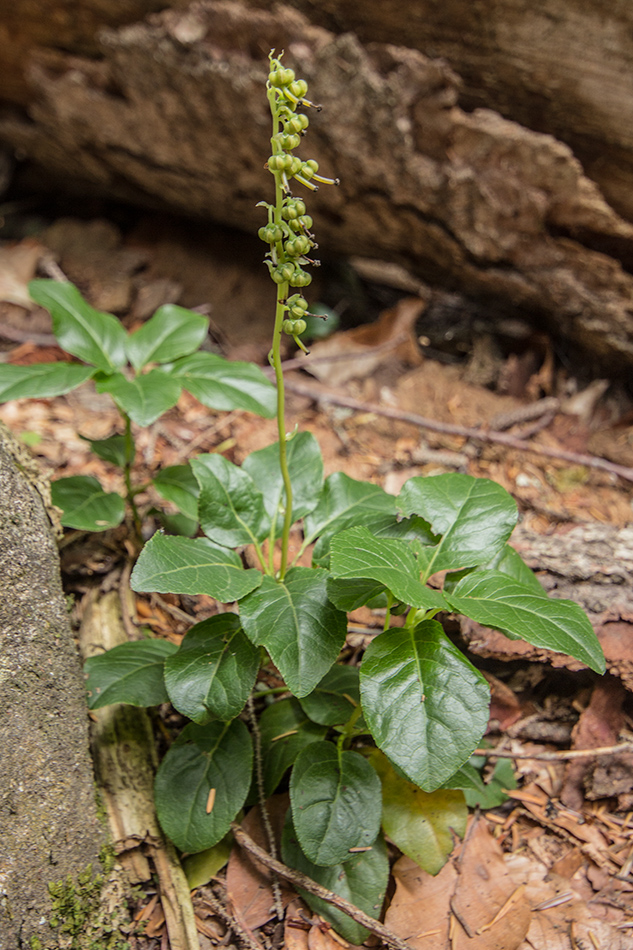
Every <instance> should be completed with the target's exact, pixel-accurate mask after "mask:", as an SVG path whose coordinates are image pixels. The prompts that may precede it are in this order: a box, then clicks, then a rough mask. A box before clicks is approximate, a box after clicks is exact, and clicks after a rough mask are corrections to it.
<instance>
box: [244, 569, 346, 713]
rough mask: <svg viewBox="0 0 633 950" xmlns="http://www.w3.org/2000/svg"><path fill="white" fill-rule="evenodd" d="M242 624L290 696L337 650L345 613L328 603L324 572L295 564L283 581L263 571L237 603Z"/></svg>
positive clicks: (308, 685)
mask: <svg viewBox="0 0 633 950" xmlns="http://www.w3.org/2000/svg"><path fill="white" fill-rule="evenodd" d="M240 613H241V617H242V625H243V627H244V631H245V633H246V635H247V636H248V637H249V638H250V639H251V640H252V642H253V643H255V644H256V645H261V646H263V647H265V648H266V649H267V650H268V652H269V654H270V656H271V659H272V660H273V662H274V663H275V665H276V666H277V667H278V669H279V671H280V673H281V675H282V676H283V678H284V681H285V682H286V683H287V685H288V687H289V688H290V690H292V692H293V693H294V694H295V696H299V697H300V696H307V695H308V693H311V692H312V690H313V689H314V687H315V686H316V685H317V683H319V681H320V680H321V679H323V677H324V676H325V674H326V673H327V671H328V670H329V668H330V667H331V666H332V664H333V663H334V662H335V660H336V658H337V656H338V655H339V653H340V651H341V648H342V646H343V644H344V643H345V636H346V633H347V617H346V615H345V614H344V613H343V612H342V611H340V610H337V609H336V607H335V606H334V605H333V604H332V603H330V601H329V599H328V596H327V573H326V572H325V571H321V570H318V569H315V568H309V567H295V568H293V569H292V570H291V571H288V573H287V574H286V577H285V579H284V581H283V582H279V581H275V580H273V578H272V577H269V576H268V575H266V576H265V577H264V579H263V581H262V584H261V587H260V588H259V590H257V591H253V593H252V594H249V595H248V597H245V598H244V600H243V601H242V603H241V604H240Z"/></svg>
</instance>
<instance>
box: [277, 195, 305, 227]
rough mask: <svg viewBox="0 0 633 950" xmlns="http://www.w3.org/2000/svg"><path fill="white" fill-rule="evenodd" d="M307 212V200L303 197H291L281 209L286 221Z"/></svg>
mask: <svg viewBox="0 0 633 950" xmlns="http://www.w3.org/2000/svg"><path fill="white" fill-rule="evenodd" d="M305 213H306V206H305V201H302V200H301V198H289V199H288V200H287V201H286V203H285V204H284V206H283V208H282V209H281V216H282V217H283V218H285V220H286V221H292V220H293V219H294V218H299V217H301V215H302V214H305Z"/></svg>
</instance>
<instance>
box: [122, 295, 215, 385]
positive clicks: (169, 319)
mask: <svg viewBox="0 0 633 950" xmlns="http://www.w3.org/2000/svg"><path fill="white" fill-rule="evenodd" d="M208 329H209V321H208V319H207V318H206V317H203V316H201V314H199V313H193V312H192V311H191V310H185V308H184V307H177V306H176V305H175V304H172V303H168V304H165V305H164V306H163V307H159V308H158V310H157V311H156V313H155V314H154V316H153V317H151V318H150V319H149V320H148V321H147V322H146V323H144V324H143V326H142V327H141V328H140V329H139V330H137V331H136V333H132V334H131V335H130V336H129V337H128V338H127V355H128V359H129V361H130V363H131V364H132V366H133V367H134V369H141V367H143V366H145V365H146V364H147V363H169V362H171V360H176V359H178V357H180V356H188V355H189V354H190V353H193V352H194V350H197V349H198V347H199V346H200V344H201V343H202V341H203V340H204V338H205V337H206V335H207V330H208Z"/></svg>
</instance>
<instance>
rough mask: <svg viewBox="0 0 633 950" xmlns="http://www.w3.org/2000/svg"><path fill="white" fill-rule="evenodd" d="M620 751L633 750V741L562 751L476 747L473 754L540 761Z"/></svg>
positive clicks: (582, 757) (557, 760) (558, 760)
mask: <svg viewBox="0 0 633 950" xmlns="http://www.w3.org/2000/svg"><path fill="white" fill-rule="evenodd" d="M618 752H633V742H620V743H619V745H603V746H598V747H597V748H595V749H564V750H563V751H562V752H505V751H499V752H498V751H496V750H495V749H475V751H474V752H473V755H485V756H486V757H487V758H489V759H537V760H538V761H539V762H569V761H571V760H572V759H588V758H591V756H592V755H597V756H601V755H615V754H616V753H618Z"/></svg>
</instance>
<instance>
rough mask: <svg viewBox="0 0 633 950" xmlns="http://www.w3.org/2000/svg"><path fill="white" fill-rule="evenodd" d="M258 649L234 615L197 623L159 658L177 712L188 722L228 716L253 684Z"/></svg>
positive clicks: (241, 704)
mask: <svg viewBox="0 0 633 950" xmlns="http://www.w3.org/2000/svg"><path fill="white" fill-rule="evenodd" d="M258 669H259V651H258V650H257V649H256V648H255V647H254V646H253V644H252V643H251V642H250V640H248V639H247V637H246V636H245V635H244V633H243V632H242V628H241V626H240V620H239V617H238V616H237V615H236V614H219V615H218V616H217V617H209V619H208V620H203V621H202V623H197V624H196V625H195V626H193V627H192V628H191V630H189V631H188V632H187V634H186V635H185V637H184V639H183V641H182V643H181V645H180V648H179V650H178V652H177V653H175V654H174V655H173V656H171V657H170V658H169V659H168V660H167V662H166V663H165V685H166V687H167V692H168V693H169V698H170V699H171V701H172V703H173V705H174V706H175V707H176V709H177V710H178V712H181V713H182V714H183V716H188V717H189V719H193V721H194V722H198V723H202V724H203V723H205V722H208V721H209V720H210V719H212V718H214V717H215V718H217V719H224V720H227V719H234V718H235V716H238V715H239V714H240V713H241V711H242V709H243V708H244V704H245V703H246V700H247V699H248V696H249V693H250V691H251V690H252V688H253V684H254V683H255V679H256V677H257V671H258Z"/></svg>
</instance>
